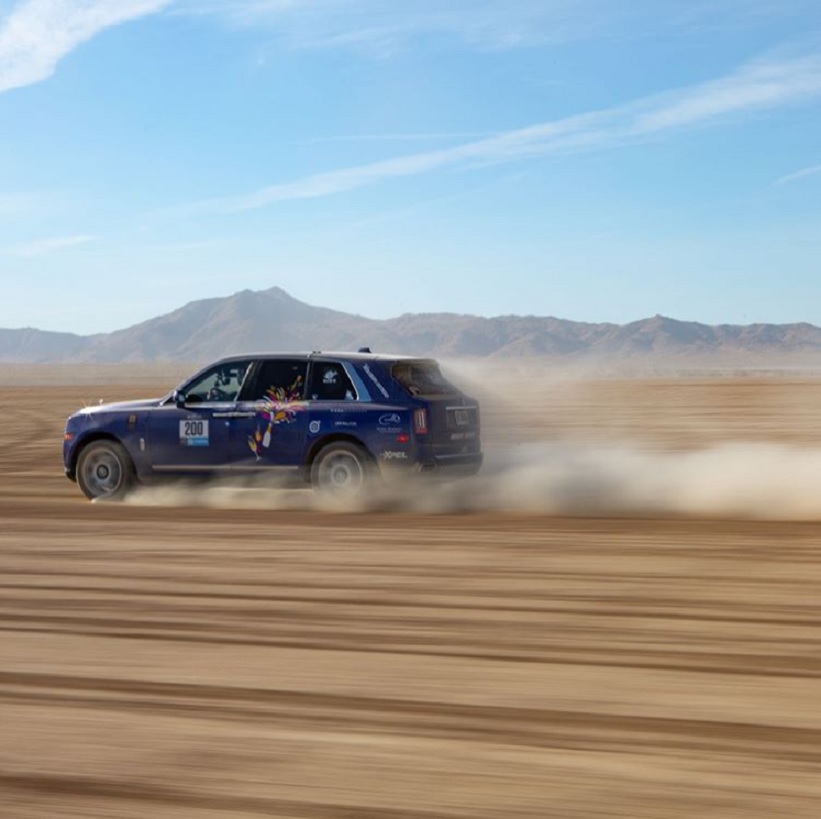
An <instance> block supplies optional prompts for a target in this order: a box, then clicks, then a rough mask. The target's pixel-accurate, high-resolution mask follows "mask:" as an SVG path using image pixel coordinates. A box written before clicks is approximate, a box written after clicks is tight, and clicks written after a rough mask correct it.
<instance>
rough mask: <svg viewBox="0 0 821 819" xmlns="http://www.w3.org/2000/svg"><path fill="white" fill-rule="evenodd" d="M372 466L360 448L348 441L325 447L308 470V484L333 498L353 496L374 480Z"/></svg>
mask: <svg viewBox="0 0 821 819" xmlns="http://www.w3.org/2000/svg"><path fill="white" fill-rule="evenodd" d="M374 472H375V470H374V465H373V462H372V461H371V459H370V458H369V457H368V454H367V453H366V452H365V450H363V449H362V448H361V447H359V446H356V444H352V443H349V442H347V441H337V442H336V443H332V444H328V445H327V446H326V447H324V448H323V449H322V450H321V451H320V453H319V454H318V455H317V456H316V460H315V461H314V463H313V466H312V467H311V485H312V486H313V488H314V489H315V490H316V491H318V492H322V493H325V494H328V495H334V496H336V497H349V498H352V497H355V496H356V495H359V494H360V493H362V492H363V491H364V490H365V489H366V488H367V486H368V485H369V484H370V483H371V482H372V480H373V478H374Z"/></svg>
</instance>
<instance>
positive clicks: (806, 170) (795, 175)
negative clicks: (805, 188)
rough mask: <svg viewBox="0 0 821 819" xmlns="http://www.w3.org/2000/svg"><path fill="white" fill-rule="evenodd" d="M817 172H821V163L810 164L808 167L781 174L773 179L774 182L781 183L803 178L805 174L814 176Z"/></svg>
mask: <svg viewBox="0 0 821 819" xmlns="http://www.w3.org/2000/svg"><path fill="white" fill-rule="evenodd" d="M819 173H821V165H812V166H811V167H809V168H802V169H801V170H800V171H795V173H788V174H787V175H786V176H782V177H781V178H780V179H777V180H776V181H775V184H776V185H783V184H785V183H786V182H793V181H795V180H796V179H803V178H804V177H805V176H815V175H816V174H819Z"/></svg>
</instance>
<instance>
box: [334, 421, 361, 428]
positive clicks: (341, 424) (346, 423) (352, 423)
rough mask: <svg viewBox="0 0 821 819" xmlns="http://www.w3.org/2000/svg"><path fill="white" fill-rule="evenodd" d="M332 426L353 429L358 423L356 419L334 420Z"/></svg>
mask: <svg viewBox="0 0 821 819" xmlns="http://www.w3.org/2000/svg"><path fill="white" fill-rule="evenodd" d="M334 426H335V427H345V428H349V429H353V428H354V427H358V426H359V424H358V423H357V422H356V421H334Z"/></svg>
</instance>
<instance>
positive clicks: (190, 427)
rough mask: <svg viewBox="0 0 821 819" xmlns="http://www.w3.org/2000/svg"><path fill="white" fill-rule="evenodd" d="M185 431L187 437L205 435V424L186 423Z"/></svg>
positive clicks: (197, 422)
mask: <svg viewBox="0 0 821 819" xmlns="http://www.w3.org/2000/svg"><path fill="white" fill-rule="evenodd" d="M184 429H185V436H186V437H198V436H202V435H205V424H203V422H202V421H185V427H184Z"/></svg>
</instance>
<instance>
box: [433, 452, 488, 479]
mask: <svg viewBox="0 0 821 819" xmlns="http://www.w3.org/2000/svg"><path fill="white" fill-rule="evenodd" d="M483 461H484V456H483V455H482V453H481V452H469V453H460V454H458V455H431V456H429V457H427V458H423V459H421V460H420V461H419V464H418V467H417V468H418V469H419V471H420V472H423V473H435V474H440V475H442V476H443V477H453V478H456V477H463V476H465V477H467V476H469V475H475V474H476V473H477V472H478V471H479V470H480V469H481V468H482V462H483Z"/></svg>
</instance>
